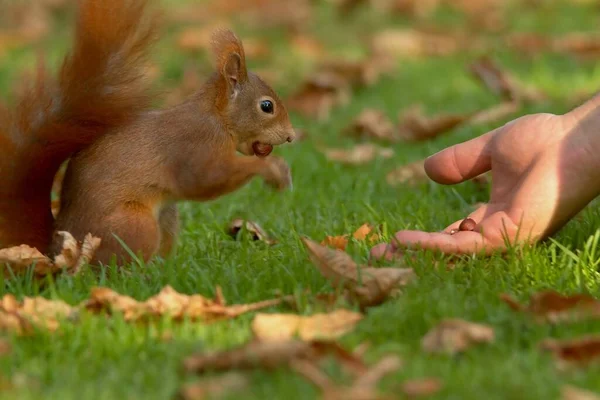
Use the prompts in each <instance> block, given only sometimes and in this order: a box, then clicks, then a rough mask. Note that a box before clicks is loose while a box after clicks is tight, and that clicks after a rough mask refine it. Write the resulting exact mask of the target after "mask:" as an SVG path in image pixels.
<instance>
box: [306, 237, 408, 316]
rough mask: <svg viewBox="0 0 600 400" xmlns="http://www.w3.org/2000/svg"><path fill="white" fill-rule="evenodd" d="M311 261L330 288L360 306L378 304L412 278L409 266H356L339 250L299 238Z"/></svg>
mask: <svg viewBox="0 0 600 400" xmlns="http://www.w3.org/2000/svg"><path fill="white" fill-rule="evenodd" d="M302 242H303V243H304V245H305V246H306V248H307V250H308V254H309V257H310V259H311V260H312V261H313V263H314V264H315V265H316V266H317V268H318V269H319V271H320V272H321V274H322V275H323V276H324V277H325V278H328V279H329V280H330V281H331V283H332V285H333V286H334V287H343V288H344V289H346V291H347V294H348V296H349V297H350V298H352V299H355V300H356V301H358V303H359V304H360V305H361V306H362V307H370V306H375V305H378V304H381V303H382V302H384V301H385V300H386V299H387V298H388V297H389V296H391V295H393V294H395V292H396V291H397V290H398V289H399V288H400V287H401V286H404V285H406V284H407V283H408V282H409V281H411V280H412V279H413V278H414V277H415V274H414V271H413V270H412V269H410V268H372V267H362V266H361V267H359V266H358V265H357V264H356V263H355V262H354V260H352V258H351V257H350V256H349V255H348V254H346V253H344V252H343V251H340V250H335V249H330V248H327V247H324V246H321V245H319V244H318V243H316V242H313V241H312V240H310V239H308V238H302Z"/></svg>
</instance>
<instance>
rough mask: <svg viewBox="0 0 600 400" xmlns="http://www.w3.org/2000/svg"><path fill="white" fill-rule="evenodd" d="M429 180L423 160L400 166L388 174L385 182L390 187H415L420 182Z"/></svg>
mask: <svg viewBox="0 0 600 400" xmlns="http://www.w3.org/2000/svg"><path fill="white" fill-rule="evenodd" d="M428 179H429V178H428V177H427V174H426V173H425V160H419V161H415V162H412V163H409V164H406V165H401V166H400V167H397V168H396V169H394V170H392V171H390V172H388V174H387V175H386V177H385V181H386V182H387V183H388V184H389V185H390V186H398V185H404V184H409V185H416V184H418V183H421V182H426V181H427V180H428Z"/></svg>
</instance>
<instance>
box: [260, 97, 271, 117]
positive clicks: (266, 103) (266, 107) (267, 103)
mask: <svg viewBox="0 0 600 400" xmlns="http://www.w3.org/2000/svg"><path fill="white" fill-rule="evenodd" d="M260 109H261V110H262V111H263V112H266V113H267V114H273V102H272V101H271V100H263V101H261V102H260Z"/></svg>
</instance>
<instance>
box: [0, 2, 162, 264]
mask: <svg viewBox="0 0 600 400" xmlns="http://www.w3.org/2000/svg"><path fill="white" fill-rule="evenodd" d="M78 6H79V7H78V10H77V20H76V24H75V32H74V41H73V48H72V50H71V53H70V54H68V55H67V56H66V57H65V59H64V61H63V63H62V66H61V68H60V70H59V71H58V73H57V76H56V77H55V78H54V77H51V76H50V75H49V73H48V72H47V70H46V69H45V66H44V63H43V61H41V62H40V63H39V65H38V68H37V71H36V76H35V79H34V82H33V84H29V85H27V87H26V88H25V89H24V90H23V91H19V93H18V95H17V98H16V101H15V104H16V105H15V107H14V109H8V107H6V106H1V107H0V148H1V149H2V152H3V154H2V157H0V176H2V180H1V181H0V248H4V247H10V246H18V245H21V244H27V245H29V246H33V247H36V248H37V249H38V250H40V251H41V252H43V253H46V252H47V251H48V250H49V246H50V243H51V241H52V237H53V231H54V220H53V216H52V213H51V202H50V193H51V188H52V183H53V180H54V177H55V175H56V172H57V171H58V169H59V168H60V166H61V165H62V164H63V162H65V160H67V159H69V158H70V157H71V156H72V155H73V154H75V153H76V152H78V151H80V150H82V149H84V148H85V147H87V146H89V145H90V144H91V143H93V142H94V141H95V140H96V139H97V138H99V137H101V136H103V135H104V134H106V133H107V132H109V131H110V130H111V129H113V128H115V127H118V126H121V125H124V124H127V123H129V122H132V121H134V120H136V119H137V118H138V117H139V115H140V113H141V112H142V111H144V110H145V109H147V108H148V107H149V106H150V104H151V100H152V95H151V93H150V90H149V87H150V86H149V83H148V82H147V80H146V79H145V74H144V70H143V65H144V64H143V63H144V58H145V56H146V52H147V48H148V46H149V45H150V44H151V43H152V42H153V41H154V39H155V38H156V37H155V36H156V35H155V25H156V21H157V17H158V13H153V14H152V16H150V15H148V14H146V13H143V11H144V10H145V8H146V4H145V1H143V0H102V1H98V0H80V1H79V3H78ZM91 212H93V211H91ZM82 218H83V219H85V218H86V217H84V216H82Z"/></svg>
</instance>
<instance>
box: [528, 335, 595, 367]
mask: <svg viewBox="0 0 600 400" xmlns="http://www.w3.org/2000/svg"><path fill="white" fill-rule="evenodd" d="M540 348H541V349H542V350H546V351H549V352H550V353H552V354H553V355H554V358H555V360H556V364H557V367H558V368H559V369H568V368H571V367H586V366H588V365H590V364H593V363H598V361H600V336H599V335H588V336H582V337H578V338H575V339H570V340H555V339H545V340H543V341H542V342H541V343H540Z"/></svg>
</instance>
